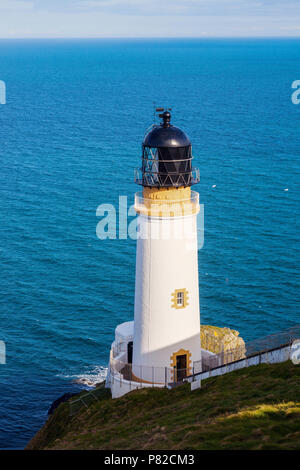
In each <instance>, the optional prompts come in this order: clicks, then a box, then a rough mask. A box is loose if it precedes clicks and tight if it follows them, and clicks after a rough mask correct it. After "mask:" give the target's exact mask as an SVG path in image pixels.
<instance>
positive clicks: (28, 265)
mask: <svg viewBox="0 0 300 470" xmlns="http://www.w3.org/2000/svg"><path fill="white" fill-rule="evenodd" d="M0 80H1V81H4V82H5V84H6V104H3V105H2V104H0V164H1V170H0V190H1V199H0V215H1V227H0V230H1V236H0V275H1V283H0V302H1V303H0V341H2V342H4V343H5V346H6V363H5V364H0V448H2V449H22V448H24V447H25V446H26V444H27V443H28V441H29V440H30V439H31V438H32V437H33V436H34V434H35V433H36V432H37V430H38V429H39V428H40V427H41V426H42V425H43V423H44V422H45V420H46V419H47V411H48V409H49V406H50V405H51V403H52V402H53V400H55V399H56V398H58V397H59V396H61V395H62V394H64V393H66V392H73V393H75V392H77V391H80V390H82V389H83V388H87V389H89V388H90V387H92V386H93V385H94V384H95V383H97V382H100V381H101V380H103V378H104V377H105V374H106V370H107V363H108V356H109V349H110V344H111V342H112V341H113V338H114V329H115V327H116V325H118V324H119V323H122V322H124V321H127V320H132V319H133V308H134V281H135V279H134V278H135V244H136V242H135V240H134V239H132V238H127V239H124V238H125V237H123V238H122V237H121V238H120V237H119V230H118V221H119V217H118V216H119V206H120V201H119V197H120V196H124V197H125V196H126V197H127V198H128V200H127V204H128V208H129V207H130V206H131V205H132V204H133V201H134V193H135V192H136V191H138V190H139V189H140V188H139V187H138V186H137V185H136V184H135V183H134V169H135V168H137V167H139V166H140V164H141V144H142V140H143V137H144V133H145V131H146V129H147V128H148V127H149V126H150V125H151V124H153V122H154V121H155V119H156V122H157V118H155V113H154V108H155V107H160V106H161V107H164V108H172V111H171V113H172V122H173V123H174V124H175V125H177V126H179V127H180V128H182V129H183V130H184V131H185V132H186V133H187V134H188V135H189V137H190V139H191V141H192V145H193V155H194V157H195V159H194V165H195V166H196V167H198V168H199V169H200V175H201V180H200V183H199V184H198V185H197V186H195V187H194V189H195V190H196V191H199V193H200V202H201V204H203V207H204V245H203V247H202V248H201V249H200V250H199V252H198V257H199V289H200V304H201V322H202V323H203V324H210V325H217V326H221V327H222V326H227V327H230V328H233V329H236V330H238V331H239V332H240V335H241V336H242V337H243V338H244V339H245V340H246V341H249V340H252V339H256V338H258V337H262V336H264V335H268V334H271V333H275V332H277V331H281V330H283V329H286V328H290V327H292V326H294V325H295V324H297V323H298V324H299V275H298V267H299V243H298V242H299V226H298V229H297V223H298V220H299V199H300V197H299V173H300V171H299V170H300V168H299V153H300V104H299V105H297V104H296V101H297V100H295V99H294V100H292V95H293V93H294V92H295V91H296V89H294V88H292V84H293V83H294V82H295V81H296V80H300V40H296V39H281V40H278V39H264V40H263V39H251V40H249V39H155V40H154V39H145V40H142V39H135V40H134V39H132V40H129V39H128V40H127V39H126V40H125V39H123V40H121V39H107V40H59V39H57V40H46V39H45V40H1V41H0ZM299 84H300V83H299ZM294 86H296V85H294ZM294 97H295V95H294ZM299 97H300V94H299ZM293 101H294V102H293ZM122 201H124V199H122ZM102 204H109V205H111V206H113V207H114V208H115V211H116V226H117V231H116V238H115V239H105V240H101V239H99V238H98V237H97V234H96V227H97V224H98V223H99V221H100V220H101V217H99V211H98V213H97V208H98V207H99V206H101V208H102V209H100V212H101V210H103V207H108V206H102ZM111 206H109V207H111ZM128 219H129V221H130V220H133V219H134V216H133V215H132V214H131V215H129V216H128ZM162 289H163V286H162ZM1 344H2V346H3V343H1ZM2 359H3V357H2ZM2 362H4V360H2Z"/></svg>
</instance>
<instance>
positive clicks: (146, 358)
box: [133, 213, 201, 381]
mask: <svg viewBox="0 0 300 470" xmlns="http://www.w3.org/2000/svg"><path fill="white" fill-rule="evenodd" d="M139 224H140V233H141V237H140V238H139V239H138V240H137V251H136V277H135V279H136V284H135V310H134V342H133V373H134V374H135V375H136V376H137V377H140V378H142V379H143V380H149V381H151V380H152V379H153V369H152V367H154V368H159V367H162V368H165V367H167V368H171V367H172V366H174V365H175V364H176V362H174V361H176V354H177V353H179V354H180V351H181V354H183V351H186V352H187V367H188V368H190V372H192V365H193V362H194V361H199V360H200V359H201V346H200V309H199V289H198V256H197V255H198V252H197V214H196V213H194V214H192V215H185V216H180V217H151V216H147V215H139ZM177 290H178V291H184V293H185V305H184V306H183V307H178V306H177V305H176V302H175V301H174V296H176V291H177ZM141 366H143V367H141ZM147 366H148V367H147ZM141 371H142V372H141ZM161 373H162V374H163V372H161ZM141 374H142V377H141ZM155 374H156V377H157V374H159V371H157V370H156V371H155Z"/></svg>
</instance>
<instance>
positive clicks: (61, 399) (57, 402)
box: [48, 392, 78, 415]
mask: <svg viewBox="0 0 300 470" xmlns="http://www.w3.org/2000/svg"><path fill="white" fill-rule="evenodd" d="M75 395H78V393H70V392H67V393H64V394H63V395H62V396H61V397H59V398H57V399H56V400H55V401H54V402H53V403H52V405H51V406H50V408H49V410H48V415H52V414H53V413H54V411H55V410H56V408H57V407H58V406H59V405H60V404H61V403H64V402H65V401H67V400H69V399H70V398H72V397H74V396H75Z"/></svg>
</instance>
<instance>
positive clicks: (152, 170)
mask: <svg viewBox="0 0 300 470" xmlns="http://www.w3.org/2000/svg"><path fill="white" fill-rule="evenodd" d="M160 117H161V118H162V122H161V124H160V125H154V126H152V128H151V129H150V131H149V132H148V133H147V134H146V136H145V138H144V141H143V146H142V147H143V153H142V166H141V169H140V170H139V171H138V172H137V174H136V182H137V183H138V184H139V185H141V186H142V188H143V189H142V191H141V192H139V193H137V194H136V196H135V210H136V212H137V214H138V226H139V236H138V240H137V250H136V277H135V303H134V321H133V322H126V323H123V324H121V325H119V326H118V327H117V328H116V337H115V341H114V343H113V345H112V349H111V356H110V367H109V374H108V379H107V383H108V384H109V386H110V388H111V389H112V395H113V397H114V396H120V395H123V394H124V393H127V392H128V391H129V390H131V389H133V388H138V387H143V386H153V385H155V386H168V385H169V384H171V383H174V382H180V381H182V380H183V379H184V378H185V377H187V376H189V375H191V374H192V373H193V366H194V364H195V363H197V364H199V363H200V361H201V344H200V308H199V287H198V256H197V255H198V250H197V214H198V212H199V195H198V193H196V192H194V191H191V186H192V185H193V184H195V183H198V182H199V172H198V170H195V169H193V168H192V147H191V142H190V140H189V138H188V137H187V135H186V134H185V133H184V132H183V131H182V130H180V129H179V128H178V127H175V126H173V125H172V124H171V122H170V120H171V115H170V113H169V112H168V111H165V112H164V113H163V114H160ZM122 387H123V389H122Z"/></svg>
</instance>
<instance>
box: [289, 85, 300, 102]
mask: <svg viewBox="0 0 300 470" xmlns="http://www.w3.org/2000/svg"><path fill="white" fill-rule="evenodd" d="M292 88H293V89H296V91H294V93H292V96H291V100H292V103H293V104H299V103H300V80H294V81H293V83H292Z"/></svg>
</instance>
